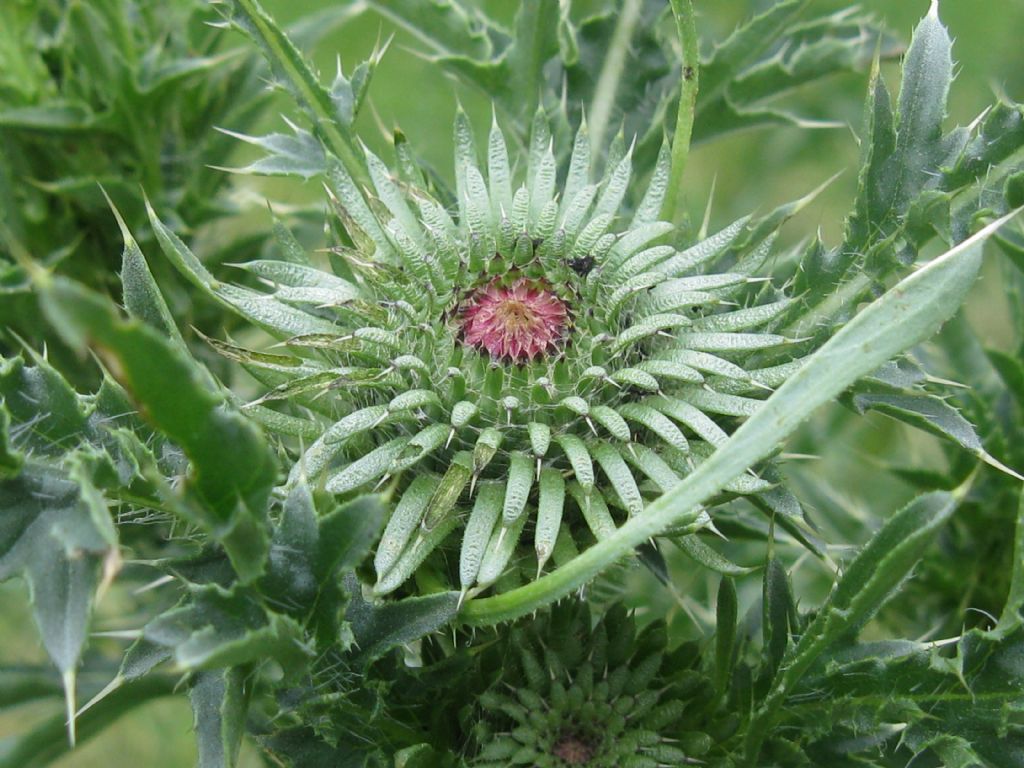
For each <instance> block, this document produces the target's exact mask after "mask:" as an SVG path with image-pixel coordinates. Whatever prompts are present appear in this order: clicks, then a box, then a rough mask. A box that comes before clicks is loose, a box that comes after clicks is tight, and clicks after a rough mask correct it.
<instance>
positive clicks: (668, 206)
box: [661, 0, 700, 223]
mask: <svg viewBox="0 0 1024 768" xmlns="http://www.w3.org/2000/svg"><path fill="white" fill-rule="evenodd" d="M671 1H672V13H673V14H674V15H675V17H676V30H677V32H678V34H679V44H680V45H681V46H682V54H683V57H682V71H681V76H680V82H681V86H680V89H679V112H678V113H677V114H676V130H675V133H674V134H673V136H672V171H671V173H670V174H669V182H668V191H667V192H666V194H665V202H664V204H663V205H662V207H661V218H662V219H663V220H665V221H671V222H673V223H675V222H678V221H679V219H680V218H681V216H682V211H681V210H680V206H679V198H680V194H681V192H682V188H683V173H684V172H685V170H686V161H687V159H688V158H689V155H690V138H691V137H692V135H693V115H694V110H695V109H696V107H697V89H698V79H699V75H700V49H699V47H698V45H697V25H696V23H695V21H694V18H693V2H692V0H671Z"/></svg>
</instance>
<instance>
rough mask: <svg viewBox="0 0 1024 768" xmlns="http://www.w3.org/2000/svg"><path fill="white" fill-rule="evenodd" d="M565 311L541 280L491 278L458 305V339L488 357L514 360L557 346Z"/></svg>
mask: <svg viewBox="0 0 1024 768" xmlns="http://www.w3.org/2000/svg"><path fill="white" fill-rule="evenodd" d="M568 319H569V311H568V309H566V306H565V303H564V302H563V301H562V300H561V299H559V298H558V297H557V296H555V294H554V293H552V292H551V291H550V290H549V289H548V288H547V287H546V285H545V284H544V283H543V282H541V281H536V280H530V279H528V278H525V277H521V278H519V279H518V280H516V281H515V282H513V283H511V284H509V285H501V284H500V278H495V279H494V280H492V281H491V282H490V283H488V284H487V285H485V286H483V287H482V288H478V289H476V290H475V291H474V292H473V293H472V294H471V295H470V296H469V298H468V299H466V301H465V302H463V305H462V340H463V342H464V343H466V344H469V345H470V346H474V347H478V348H481V349H486V350H487V352H488V353H489V354H490V356H491V357H493V358H496V359H499V358H508V359H510V360H513V361H516V362H522V361H526V360H533V359H534V358H536V357H538V356H540V355H542V354H544V353H545V352H548V351H550V350H552V349H554V348H555V347H557V345H558V342H559V341H560V340H561V339H562V336H563V335H564V334H565V329H566V324H567V323H568Z"/></svg>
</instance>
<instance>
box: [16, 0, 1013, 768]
mask: <svg viewBox="0 0 1024 768" xmlns="http://www.w3.org/2000/svg"><path fill="white" fill-rule="evenodd" d="M154 1H155V0H154ZM814 1H815V4H816V5H821V6H828V7H834V8H836V9H839V8H843V7H846V6H847V5H848V4H845V3H838V2H829V1H828V0H814ZM84 2H88V0H84ZM265 4H266V6H267V8H268V10H270V11H271V12H272V13H274V14H275V15H276V16H277V17H278V18H280V19H281V20H282V21H285V22H287V21H291V20H294V19H295V18H297V17H298V16H300V15H302V14H305V13H308V12H312V11H314V10H317V9H318V8H321V7H326V6H328V5H330V3H329V2H325V1H324V0H304V1H303V2H294V1H293V0H266V2H265ZM484 4H485V5H486V7H487V8H488V10H489V11H491V12H493V13H495V14H500V15H505V16H511V15H512V13H513V12H514V6H515V4H514V3H511V2H508V0H487V2H485V3H484ZM765 4H766V3H764V2H752V1H748V0H715V1H714V2H709V1H707V0H697V2H696V5H697V8H698V10H699V13H700V15H701V18H700V21H699V29H700V32H701V36H702V39H703V40H704V41H705V43H707V42H709V41H710V40H714V39H721V38H722V37H724V36H726V35H727V34H728V33H729V31H730V30H731V29H732V27H733V26H734V25H735V24H736V23H737V22H738V21H739V20H740V19H742V18H743V17H745V16H747V15H749V14H750V13H751V12H753V11H754V10H756V9H757V7H758V6H762V5H765ZM581 5H585V3H584V4H581ZM861 5H862V7H865V8H867V9H869V10H871V11H873V12H874V13H876V14H877V15H878V16H879V17H881V18H883V19H884V20H885V21H886V22H887V23H888V26H889V27H890V29H892V30H893V31H894V32H895V33H896V34H897V35H898V36H899V37H900V38H901V39H903V40H904V41H906V40H908V39H909V36H910V32H911V30H912V28H913V26H914V24H915V23H916V21H917V19H918V18H920V16H921V15H923V14H924V13H925V12H926V11H927V10H928V5H929V2H928V0H865V2H863V3H861ZM940 14H941V17H942V19H943V21H944V22H945V24H946V25H947V27H948V28H949V29H950V31H951V34H952V35H953V37H954V38H955V48H954V53H955V57H956V59H957V62H958V72H959V75H958V77H957V80H956V82H955V84H954V87H953V93H952V98H951V110H950V111H951V114H950V121H951V123H959V124H966V123H968V122H970V121H971V120H973V119H974V118H975V117H976V116H977V115H978V114H979V112H980V111H981V110H982V109H983V108H984V107H985V106H986V105H988V104H990V103H991V102H992V100H993V93H997V94H999V93H1005V94H1006V95H1007V96H1008V97H1009V98H1011V99H1014V100H1017V101H1020V100H1024V48H1022V44H1021V30H1024V0H944V2H943V3H942V4H941V7H940ZM392 33H395V38H394V41H393V43H392V45H391V47H390V49H389V51H388V53H387V55H386V56H385V58H384V60H383V62H382V63H381V65H380V67H379V70H378V72H377V74H376V76H375V78H374V81H373V85H372V87H371V90H370V95H369V102H368V105H369V108H368V109H366V110H365V111H364V113H363V114H362V115H361V117H360V123H359V128H360V131H359V133H360V136H361V137H362V138H363V139H364V140H365V141H366V142H367V143H368V144H370V145H371V146H372V147H374V149H375V150H378V151H381V152H385V153H386V151H387V150H386V146H387V145H388V144H389V142H390V139H389V136H390V131H391V129H392V128H394V127H396V126H400V127H402V129H403V130H404V132H405V133H406V135H407V136H408V137H409V140H410V141H411V142H412V144H413V145H414V147H415V148H416V149H417V151H418V152H419V153H420V154H421V155H422V156H423V157H425V158H426V159H427V160H428V161H429V162H430V163H431V164H432V165H434V166H435V167H436V168H437V169H438V170H439V171H440V172H442V173H443V174H445V175H450V173H451V168H450V156H451V128H450V126H451V121H452V117H453V113H454V108H455V104H456V100H458V101H460V102H461V103H462V104H463V105H464V106H465V107H466V109H467V111H468V112H469V113H470V115H471V117H472V118H473V119H474V120H475V121H476V122H477V124H478V125H479V127H480V128H481V129H483V128H484V126H485V125H486V124H487V121H489V119H490V108H489V106H488V104H487V102H486V100H485V99H484V98H483V97H482V96H481V95H480V94H479V93H476V92H473V91H469V90H464V89H460V88H457V87H456V86H455V84H454V83H453V82H452V81H451V80H449V79H448V78H446V77H445V76H444V75H442V74H441V73H439V72H438V71H436V70H435V69H432V68H431V67H430V66H429V65H428V64H426V63H425V62H424V61H423V59H422V58H421V57H419V56H418V55H416V53H415V52H414V51H415V49H416V41H415V40H414V39H413V38H411V37H410V36H409V35H408V34H406V33H403V32H401V31H396V30H395V29H394V28H393V25H392V24H390V23H389V22H387V21H385V20H383V19H381V18H379V17H376V16H374V15H372V14H367V15H364V16H361V17H359V18H357V19H355V20H353V21H351V22H349V23H348V24H347V25H345V26H343V27H342V28H340V29H339V30H338V31H337V32H335V33H334V34H332V35H331V36H330V37H329V38H328V39H326V40H325V41H324V42H322V43H321V44H320V46H319V47H318V49H317V52H316V61H317V62H318V64H319V65H320V68H321V70H322V71H324V72H332V71H333V68H334V60H335V57H337V56H340V59H341V62H342V64H343V66H344V67H345V68H346V71H350V70H351V68H352V67H353V66H355V65H356V64H357V63H358V62H360V61H362V60H363V59H364V58H366V56H367V55H368V54H369V53H370V52H371V51H372V50H373V48H374V46H375V44H377V42H378V41H380V40H384V39H387V38H388V37H389V36H390V35H392ZM238 41H239V43H241V39H240V38H238ZM884 72H885V74H886V77H887V80H888V82H889V83H890V85H892V86H895V83H897V82H898V68H897V65H896V64H894V63H891V64H886V65H885V68H884ZM866 82H867V75H866V74H861V75H851V76H845V77H841V78H835V79H833V80H831V81H829V82H828V83H826V84H824V85H823V86H820V87H816V88H814V89H811V90H809V91H807V92H806V93H801V94H798V96H797V98H796V100H795V102H794V104H795V109H796V111H798V112H799V113H800V114H802V115H805V116H807V117H811V118H815V119H828V120H833V121H839V122H841V123H843V124H844V125H846V126H848V127H846V128H836V129H827V130H800V129H797V128H792V127H785V128H772V129H766V130H759V131H756V132H749V133H739V134H734V135H731V136H728V137H726V138H725V139H722V140H719V141H716V142H713V143H710V144H707V145H703V146H698V147H696V148H695V149H694V151H693V153H692V155H691V162H690V165H689V169H688V171H687V178H688V189H687V194H686V201H687V205H688V208H689V210H690V213H691V217H692V218H693V219H695V220H698V221H699V220H700V218H701V217H702V216H703V213H704V209H705V206H706V205H707V201H708V197H709V194H710V191H711V189H712V187H714V189H715V192H714V199H713V205H712V209H711V211H712V213H711V226H712V229H714V228H716V226H721V225H722V224H725V223H727V222H729V221H732V220H733V219H735V218H737V217H738V216H739V215H743V214H745V213H748V212H750V211H751V210H760V211H766V210H768V209H769V208H770V207H772V206H774V205H776V204H778V203H781V202H784V201H786V200H789V199H793V198H795V197H798V196H800V195H802V194H804V193H806V192H807V191H809V190H810V189H812V188H814V187H815V186H817V185H818V184H820V183H821V182H822V181H824V180H825V179H827V178H829V177H831V176H832V175H833V174H835V173H836V172H838V171H844V173H843V174H842V175H841V176H840V177H839V178H838V179H837V180H836V181H835V183H833V184H832V185H831V187H829V189H828V190H826V192H825V193H824V194H822V195H821V197H820V198H819V199H818V200H816V201H815V202H814V204H812V205H811V206H810V207H809V208H808V209H807V210H805V211H804V212H802V213H801V214H800V215H799V216H798V217H797V218H796V219H795V220H794V221H793V222H792V223H790V224H789V225H788V227H787V232H788V233H789V242H791V243H792V242H796V241H798V240H800V239H801V238H803V237H806V236H808V235H812V234H813V233H814V232H815V231H816V230H820V231H821V232H822V234H823V236H824V237H825V240H826V241H827V242H832V243H834V242H835V241H836V239H837V238H838V236H839V234H840V232H841V229H842V221H843V217H844V215H845V213H846V211H847V210H848V209H849V206H850V202H851V200H852V198H853V192H854V189H855V185H856V173H855V171H854V168H855V167H856V161H857V155H858V147H857V142H856V136H855V134H856V132H857V131H859V125H860V106H861V101H862V94H863V92H864V89H865V85H866ZM276 111H284V112H285V113H287V112H288V107H287V106H286V105H284V104H283V102H282V104H281V108H280V109H279V110H276ZM274 112H275V110H272V111H271V117H270V118H267V119H266V123H267V124H266V125H264V126H252V125H227V126H224V127H225V128H229V129H234V130H241V131H245V132H248V133H259V132H260V128H271V129H278V128H280V127H281V123H280V120H279V119H277V118H276V117H273V115H274ZM240 178H241V177H240ZM238 191H239V193H240V195H242V196H245V197H248V198H249V199H251V200H252V201H253V205H252V208H253V211H254V213H253V215H254V216H265V209H264V208H262V206H261V204H260V202H259V201H260V198H261V196H263V195H266V196H268V197H272V198H274V199H275V200H288V199H290V198H291V199H295V200H312V199H316V198H317V196H318V195H319V187H318V186H317V184H316V183H315V182H309V183H308V184H306V185H305V187H304V188H299V187H296V186H294V185H291V184H290V183H289V184H287V185H285V184H279V183H274V182H269V183H268V182H263V181H261V182H258V183H257V182H251V181H249V180H241V181H239V182H238ZM111 226H113V222H111ZM203 236H204V237H216V231H213V232H206V233H204V234H203ZM998 268H999V264H998V262H997V261H996V260H990V261H989V263H988V264H987V266H986V272H985V277H984V279H983V280H982V281H980V283H979V285H978V287H977V288H976V289H975V291H976V293H975V295H974V297H973V298H972V302H971V304H970V306H969V307H968V314H969V316H970V317H971V320H972V321H973V322H975V323H977V327H980V328H982V329H983V330H984V332H985V333H986V334H987V335H988V336H989V337H990V339H989V340H990V341H991V343H993V344H994V345H996V346H998V345H999V341H1000V338H1001V335H1002V334H1003V333H1004V332H1005V330H1006V322H1007V321H1006V314H1005V311H1004V309H1003V308H1002V307H1001V305H1000V297H1001V292H1000V291H999V290H998ZM824 433H827V434H828V435H829V436H830V437H829V439H830V442H831V444H832V445H835V446H837V450H833V451H830V452H829V454H828V455H827V457H825V458H822V459H819V460H803V461H797V462H793V463H791V464H790V474H791V476H792V477H793V479H794V480H795V481H796V482H797V483H799V484H801V485H802V486H803V487H805V488H807V489H809V490H810V492H812V493H813V489H814V487H815V485H816V482H815V481H816V479H820V478H824V477H827V478H829V481H830V483H831V487H832V488H833V489H835V490H836V492H837V493H836V498H833V499H814V502H815V504H813V505H812V508H813V509H814V511H815V513H816V519H817V520H818V522H819V523H820V524H822V527H823V528H824V531H825V533H826V538H828V539H829V540H833V541H839V542H843V541H848V538H849V537H851V536H853V537H856V536H857V530H858V529H857V527H856V526H852V527H845V526H844V524H843V520H844V516H851V517H852V518H854V519H858V516H859V519H861V520H864V519H870V517H871V515H873V514H874V515H885V514H888V513H890V512H891V511H893V510H895V509H896V508H897V507H898V506H900V505H901V504H902V503H903V502H904V501H905V500H906V499H907V498H908V496H909V489H908V488H906V487H904V486H902V485H901V484H900V483H898V482H896V481H894V480H891V479H885V478H883V477H882V476H881V474H882V473H881V472H880V471H879V470H878V469H877V465H878V462H879V461H881V460H882V459H884V458H893V457H896V458H898V459H899V462H900V463H901V464H908V465H913V464H918V463H928V462H929V461H931V462H933V463H934V461H941V454H940V452H939V451H938V449H937V448H936V445H935V443H934V442H933V441H932V440H931V439H930V438H928V437H925V436H922V435H921V434H920V433H911V432H910V431H908V430H905V429H901V428H897V427H894V426H893V425H892V423H891V422H889V421H887V420H885V419H884V418H882V417H879V416H869V417H866V418H859V417H858V418H855V417H852V416H851V415H850V414H848V413H847V412H846V411H844V410H842V409H840V408H838V407H836V408H832V409H829V410H828V411H827V412H825V413H822V414H820V415H819V416H818V417H817V418H816V419H815V420H814V421H813V422H812V423H811V424H809V425H808V426H807V427H806V431H805V437H803V438H798V439H797V440H795V441H793V442H792V443H791V445H790V449H791V450H792V451H794V452H799V451H800V450H801V446H802V445H804V444H806V443H807V442H808V441H807V439H806V437H807V436H809V435H813V434H824ZM839 497H841V499H840V498H839ZM848 543H851V544H855V543H857V541H856V540H851V541H849V542H848ZM741 559H742V558H741ZM804 568H806V570H807V571H809V573H808V576H807V578H804V579H799V578H798V582H797V583H798V586H797V595H798V598H799V600H800V602H801V603H803V604H804V605H809V604H813V602H814V601H816V600H817V599H819V598H820V597H821V596H822V594H823V593H824V590H825V589H827V587H828V584H829V582H828V580H827V578H824V577H825V576H826V575H827V574H826V573H825V572H824V571H822V570H821V569H820V568H818V566H817V565H815V561H814V560H813V558H806V559H803V560H801V561H800V565H799V566H798V567H797V572H798V576H799V574H800V572H801V569H804ZM816 569H817V570H816ZM674 573H675V575H676V577H677V581H676V584H675V589H674V590H673V591H672V592H669V591H667V590H664V589H661V588H660V586H654V585H652V584H651V583H650V581H649V577H647V576H645V575H644V574H643V573H640V572H633V573H630V574H627V578H626V579H625V580H624V581H623V587H622V588H623V589H624V590H625V591H626V592H627V595H634V596H635V595H641V594H643V595H645V599H646V600H648V601H651V600H653V603H654V604H651V603H650V602H648V605H649V607H650V608H652V609H653V611H655V612H658V611H666V612H668V613H669V614H670V616H671V617H672V620H673V621H674V622H679V623H681V624H685V625H687V627H688V630H689V631H690V633H691V634H692V623H694V622H695V623H696V624H697V626H698V627H701V626H706V625H707V623H708V617H707V616H706V608H705V607H704V606H706V605H707V601H706V596H707V595H708V594H709V592H712V591H713V589H712V584H713V583H717V582H716V581H714V582H713V580H712V579H711V578H710V577H709V576H708V575H706V574H704V573H701V572H700V571H698V570H697V569H695V568H692V567H691V568H688V569H687V568H686V567H685V566H680V567H675V568H674ZM745 586H746V587H747V589H746V593H745V595H744V597H745V600H746V604H747V605H749V604H750V603H751V602H752V601H753V600H754V599H755V598H756V593H757V592H758V590H759V588H760V587H759V580H758V579H756V578H755V579H752V580H751V582H750V584H747V585H745ZM651 595H654V597H653V598H651V597H650V596H651ZM26 597H27V596H26V594H25V590H24V588H23V586H22V585H21V584H20V583H14V584H6V585H0V617H2V618H0V648H2V650H0V664H2V665H11V664H18V663H25V662H42V661H44V660H45V654H44V653H43V651H42V649H41V647H40V646H39V643H38V641H37V639H36V636H35V632H34V630H33V629H32V627H31V618H30V615H29V610H28V608H27V601H26ZM632 602H633V603H634V604H638V603H639V601H638V600H637V599H636V598H634V599H633V600H632ZM120 607H121V606H120V605H119V600H118V596H117V592H116V590H115V591H113V592H112V593H111V594H110V595H109V596H108V597H107V598H106V599H105V601H104V602H103V603H102V604H101V605H100V606H99V611H98V616H97V620H96V622H95V623H96V627H97V628H98V629H100V630H116V629H130V628H136V627H138V626H139V625H140V623H141V621H142V617H139V616H131V615H124V613H123V612H122V611H120V610H119V608H120ZM638 607H640V608H643V607H645V606H643V605H639V604H638ZM123 642H124V641H116V640H110V639H104V640H102V641H97V644H96V645H95V646H94V649H93V652H98V651H100V650H105V651H107V652H108V653H116V651H117V649H119V648H121V647H123ZM51 714H52V710H50V709H46V710H39V711H30V712H25V711H24V710H21V711H19V712H18V713H17V715H10V714H5V713H3V712H0V737H2V736H3V735H5V734H7V733H10V732H12V731H13V730H15V729H17V728H20V727H24V726H25V725H26V723H27V722H31V721H33V720H35V719H36V718H41V717H44V716H48V715H51ZM190 730H191V713H190V711H189V707H188V703H187V700H186V698H185V697H184V696H181V697H175V698H173V699H169V700H164V701H161V702H157V703H155V704H153V705H150V706H147V707H145V708H144V709H142V710H140V711H138V712H136V713H134V714H132V715H130V716H128V717H125V718H124V719H123V720H122V721H120V722H119V723H118V724H117V725H116V726H115V727H113V728H112V729H110V730H109V731H108V732H106V733H105V734H103V735H102V736H100V737H99V738H97V739H95V740H93V741H91V742H89V743H87V744H85V745H84V746H83V747H82V748H81V749H79V750H78V751H76V752H75V753H74V754H72V755H70V756H68V757H66V758H64V759H63V760H62V761H60V762H59V763H57V764H58V765H59V766H63V767H64V768H71V767H72V766H74V768H99V767H100V766H103V767H104V768H106V766H109V765H110V764H111V762H112V761H116V762H119V763H121V764H124V765H128V766H147V768H178V767H180V766H189V765H192V764H193V763H194V760H195V750H194V746H193V743H192V736H191V733H190ZM242 765H243V766H247V767H251V766H258V765H262V762H261V761H260V759H259V758H258V757H257V756H256V753H255V750H253V749H251V748H248V747H247V749H246V752H245V754H244V755H243V760H242Z"/></svg>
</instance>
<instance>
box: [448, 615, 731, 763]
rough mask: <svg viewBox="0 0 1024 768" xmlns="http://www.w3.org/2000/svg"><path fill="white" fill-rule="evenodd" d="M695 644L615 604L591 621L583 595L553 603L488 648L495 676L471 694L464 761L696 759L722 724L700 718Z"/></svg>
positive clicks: (705, 705) (706, 689) (704, 703)
mask: <svg viewBox="0 0 1024 768" xmlns="http://www.w3.org/2000/svg"><path fill="white" fill-rule="evenodd" d="M545 630H546V631H547V632H546V633H543V632H544V631H545ZM695 651H696V649H695V648H694V647H693V646H687V645H683V646H680V647H679V648H677V649H675V650H673V651H670V650H669V649H668V648H667V633H666V629H665V625H664V623H663V622H653V623H650V624H648V625H647V626H646V627H644V629H642V630H639V631H638V630H637V628H636V622H635V621H634V618H633V617H632V616H631V615H630V614H629V613H628V612H627V611H626V609H625V608H623V607H622V606H621V605H614V606H612V608H611V609H610V610H609V611H608V612H607V613H605V614H603V615H602V616H601V618H600V619H599V620H598V621H597V623H596V624H594V625H593V626H592V622H591V614H590V611H589V610H588V608H587V604H586V603H585V602H582V601H580V602H575V601H566V602H565V603H562V604H560V605H557V606H555V607H554V609H553V610H552V613H551V614H550V615H547V616H541V617H538V618H536V619H533V620H531V622H529V623H527V624H525V625H520V626H516V627H515V628H514V629H513V630H512V631H511V632H510V633H509V636H508V637H507V638H506V639H504V640H503V641H502V642H500V643H498V648H497V649H496V650H495V651H494V652H492V653H494V654H495V655H500V660H499V663H498V664H496V665H495V668H496V669H499V670H501V676H500V678H499V679H497V680H494V681H492V683H491V686H490V687H489V688H488V690H486V691H485V692H484V693H483V694H482V695H481V696H480V698H479V700H478V701H477V708H478V709H479V712H480V716H479V719H478V721H477V723H476V725H475V726H474V728H473V730H472V735H473V744H472V747H471V751H474V750H475V754H473V756H472V757H471V758H470V759H469V760H468V764H469V765H472V766H477V768H498V767H499V766H508V765H531V766H537V768H561V767H562V766H569V765H586V766H592V768H619V767H620V766H630V768H660V767H661V766H680V765H702V764H704V763H705V756H706V755H707V754H708V753H709V752H710V751H711V750H712V749H714V747H715V745H716V741H717V739H716V736H720V735H721V734H722V733H723V732H725V733H728V732H729V724H727V723H722V722H721V721H719V722H715V720H714V718H712V717H708V714H709V713H710V711H711V708H710V707H709V704H711V703H712V702H713V701H714V699H715V690H714V686H713V683H712V681H711V680H710V679H708V677H707V676H706V675H705V674H704V672H703V670H701V669H700V668H699V665H698V663H697V660H696V658H695ZM723 726H724V727H723ZM732 728H733V729H734V728H735V725H734V724H733V726H732ZM713 734H714V735H713Z"/></svg>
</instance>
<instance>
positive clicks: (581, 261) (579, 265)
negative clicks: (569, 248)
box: [568, 256, 594, 277]
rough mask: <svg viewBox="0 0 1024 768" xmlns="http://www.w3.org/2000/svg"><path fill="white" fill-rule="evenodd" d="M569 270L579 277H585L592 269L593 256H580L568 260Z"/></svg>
mask: <svg viewBox="0 0 1024 768" xmlns="http://www.w3.org/2000/svg"><path fill="white" fill-rule="evenodd" d="M568 264H569V268H570V269H571V270H572V271H573V272H575V273H576V274H577V275H579V276H580V277H586V276H587V275H588V274H590V270H592V269H593V268H594V257H593V256H581V257H580V258H578V259H569V261H568Z"/></svg>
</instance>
